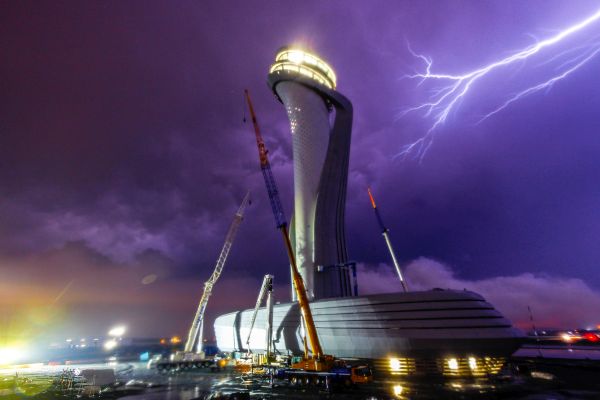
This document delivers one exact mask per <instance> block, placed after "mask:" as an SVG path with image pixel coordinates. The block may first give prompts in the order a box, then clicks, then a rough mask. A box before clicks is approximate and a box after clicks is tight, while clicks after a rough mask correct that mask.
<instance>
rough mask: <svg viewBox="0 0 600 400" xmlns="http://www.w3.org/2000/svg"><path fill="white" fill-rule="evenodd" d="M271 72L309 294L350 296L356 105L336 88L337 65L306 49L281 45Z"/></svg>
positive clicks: (295, 241)
mask: <svg viewBox="0 0 600 400" xmlns="http://www.w3.org/2000/svg"><path fill="white" fill-rule="evenodd" d="M269 72H270V73H269V85H270V86H271V89H272V90H273V92H274V93H275V94H276V95H277V97H278V98H279V100H280V101H281V102H282V103H283V104H284V105H285V109H286V111H287V115H288V118H289V121H290V128H291V133H292V144H293V155H294V216H293V220H292V224H291V227H290V237H291V239H292V243H293V244H294V247H295V253H296V261H297V264H298V269H299V271H300V274H301V275H302V278H303V279H304V282H305V285H306V290H307V292H308V296H309V298H325V297H345V296H351V295H352V294H353V293H352V284H351V278H350V267H349V265H348V255H347V251H346V239H345V233H344V230H345V228H344V209H345V203H346V184H347V180H348V160H349V153H350V137H351V131H352V104H351V103H350V101H349V100H348V99H346V98H345V97H344V96H342V95H341V94H339V93H338V92H336V91H335V87H336V76H335V73H334V72H333V69H332V68H331V67H330V66H329V65H328V64H327V63H326V62H324V61H323V60H322V59H320V58H319V57H317V56H315V55H314V54H310V53H308V52H306V51H304V50H301V49H297V48H289V47H286V48H283V49H281V50H280V51H279V52H278V53H277V56H276V57H275V63H274V64H273V65H272V66H271V69H270V71H269ZM332 111H334V113H333V115H334V118H333V120H332V118H330V116H331V115H332Z"/></svg>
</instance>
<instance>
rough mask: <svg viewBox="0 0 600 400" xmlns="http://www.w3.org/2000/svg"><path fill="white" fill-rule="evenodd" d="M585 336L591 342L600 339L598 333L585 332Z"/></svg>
mask: <svg viewBox="0 0 600 400" xmlns="http://www.w3.org/2000/svg"><path fill="white" fill-rule="evenodd" d="M583 338H584V339H585V340H587V341H589V342H593V343H596V342H598V341H600V337H598V335H596V334H595V333H592V332H586V333H584V334H583Z"/></svg>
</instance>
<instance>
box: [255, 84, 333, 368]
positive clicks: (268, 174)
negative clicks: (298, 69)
mask: <svg viewBox="0 0 600 400" xmlns="http://www.w3.org/2000/svg"><path fill="white" fill-rule="evenodd" d="M244 93H245V94H246V100H247V101H248V108H249V109H250V114H251V116H252V123H253V125H254V133H255V134H256V144H257V145H258V155H259V158H260V168H261V170H262V173H263V177H264V179H265V184H266V186H267V192H268V194H269V200H270V201H271V208H272V209H273V216H274V217H275V221H276V223H277V228H278V229H279V231H280V232H281V235H282V237H283V241H284V243H285V248H286V250H287V253H288V258H289V260H290V266H291V269H292V281H293V282H294V289H295V290H296V297H297V298H298V303H299V304H298V305H299V306H300V311H301V312H302V317H303V318H304V322H305V325H306V332H307V334H308V338H309V339H310V345H311V350H312V353H313V356H314V357H316V358H318V359H320V358H322V357H323V356H324V354H323V349H322V348H321V342H320V341H319V336H318V335H317V329H316V327H315V323H314V321H313V317H312V312H311V311H310V306H309V304H308V296H307V295H306V288H305V286H304V281H303V280H302V276H301V275H300V273H299V272H298V267H297V265H296V256H295V254H294V250H293V249H292V243H291V242H290V237H289V234H288V227H287V221H286V218H285V213H284V212H283V207H282V205H281V200H280V199H279V192H278V190H277V184H276V183H275V177H274V176H273V172H272V171H271V164H270V163H269V157H268V150H267V149H266V146H265V142H264V141H263V138H262V135H261V134H260V128H259V126H258V121H257V120H256V114H255V113H254V108H253V107H252V102H251V101H250V94H249V93H248V90H245V91H244ZM325 358H327V357H325Z"/></svg>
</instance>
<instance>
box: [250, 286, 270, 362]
mask: <svg viewBox="0 0 600 400" xmlns="http://www.w3.org/2000/svg"><path fill="white" fill-rule="evenodd" d="M265 297H266V304H265V306H266V310H267V329H266V332H267V333H266V337H265V342H266V343H265V357H264V358H265V360H270V359H271V355H272V353H273V275H265V277H264V278H263V283H262V285H261V287H260V292H259V293H258V298H257V299H256V305H255V306H254V313H253V314H252V320H251V321H250V330H249V331H248V338H247V339H246V349H247V350H248V353H251V352H252V350H251V349H250V338H251V337H252V329H253V328H254V323H255V322H256V315H257V314H258V309H259V308H260V305H261V303H262V301H263V299H264V298H265Z"/></svg>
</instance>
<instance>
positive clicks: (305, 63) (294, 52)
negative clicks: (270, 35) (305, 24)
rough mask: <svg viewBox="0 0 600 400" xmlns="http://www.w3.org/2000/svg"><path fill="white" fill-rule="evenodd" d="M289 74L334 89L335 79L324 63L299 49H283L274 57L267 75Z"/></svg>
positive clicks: (333, 73) (327, 65)
mask: <svg viewBox="0 0 600 400" xmlns="http://www.w3.org/2000/svg"><path fill="white" fill-rule="evenodd" d="M277 71H281V72H291V73H294V74H299V75H303V76H305V77H307V78H309V79H312V80H314V81H317V82H318V83H320V84H321V85H324V86H326V87H328V88H329V89H335V86H336V83H337V77H336V76H335V72H333V69H332V68H331V67H330V66H329V64H327V63H326V62H325V61H323V60H322V59H320V58H319V57H317V56H316V55H314V54H311V53H309V52H307V51H305V50H301V49H290V48H285V49H283V50H281V51H280V52H279V53H277V55H276V56H275V63H274V64H273V65H271V68H270V70H269V73H273V72H277Z"/></svg>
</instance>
